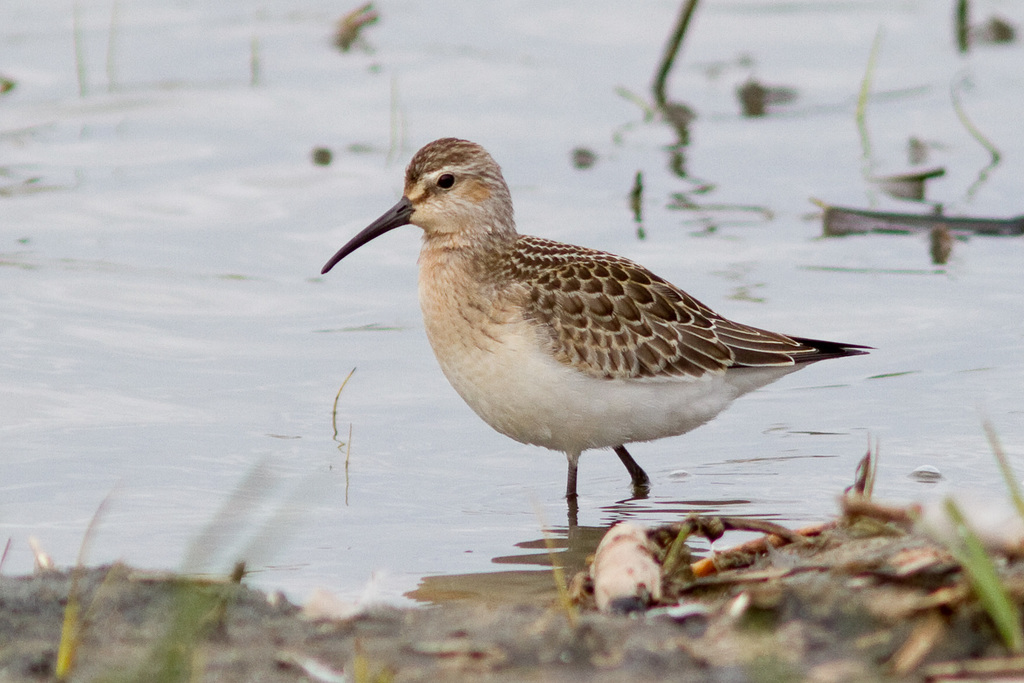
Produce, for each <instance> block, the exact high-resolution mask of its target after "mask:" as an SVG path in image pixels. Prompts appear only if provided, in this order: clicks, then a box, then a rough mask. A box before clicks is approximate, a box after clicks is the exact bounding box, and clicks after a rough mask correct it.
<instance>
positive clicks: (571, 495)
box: [565, 453, 636, 502]
mask: <svg viewBox="0 0 1024 683" xmlns="http://www.w3.org/2000/svg"><path fill="white" fill-rule="evenodd" d="M565 457H566V458H567V459H568V460H569V476H568V477H567V478H566V480H565V497H566V498H568V499H569V500H570V501H573V502H575V501H576V470H577V466H578V465H579V462H580V454H579V453H566V454H565ZM633 464H636V463H633Z"/></svg>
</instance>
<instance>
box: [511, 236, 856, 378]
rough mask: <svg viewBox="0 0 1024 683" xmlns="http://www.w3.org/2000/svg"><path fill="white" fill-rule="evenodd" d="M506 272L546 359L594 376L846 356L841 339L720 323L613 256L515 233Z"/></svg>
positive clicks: (694, 371) (674, 373)
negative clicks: (544, 340) (518, 288)
mask: <svg viewBox="0 0 1024 683" xmlns="http://www.w3.org/2000/svg"><path fill="white" fill-rule="evenodd" d="M512 268H513V269H514V270H515V273H514V274H515V276H516V279H518V280H520V281H522V280H525V281H526V282H527V283H528V289H529V291H528V302H527V315H528V317H529V318H530V319H532V320H534V321H535V322H537V323H539V324H540V325H541V326H542V327H543V328H544V329H546V330H547V332H548V333H549V335H550V340H551V344H552V350H553V352H554V354H555V357H556V358H558V360H560V361H561V362H563V363H566V364H568V365H571V366H573V367H575V368H577V369H579V370H580V371H582V372H585V373H587V374H589V375H592V376H595V377H607V378H657V377H700V376H702V375H705V374H708V373H719V372H724V371H725V369H726V368H729V367H734V366H748V367H758V366H787V365H792V364H793V363H794V362H800V361H804V360H807V361H810V360H820V359H821V358H825V357H830V356H834V355H847V353H844V352H842V350H843V349H846V348H847V346H846V345H840V344H831V346H829V347H828V348H827V349H824V348H820V347H818V346H814V345H813V344H812V343H810V342H811V340H799V341H798V340H796V339H793V338H790V337H787V336H785V335H781V334H776V333H774V332H768V331H765V330H760V329H757V328H755V327H750V326H747V325H742V324H740V323H735V322H732V321H730V320H727V319H725V318H723V317H721V316H720V315H718V314H717V313H715V312H714V311H712V310H711V309H709V308H708V307H707V306H705V305H704V304H702V303H700V302H699V301H697V300H696V299H694V298H693V297H691V296H689V295H688V294H686V293H685V292H683V291H682V290H680V289H678V288H677V287H675V286H673V285H672V284H671V283H669V282H667V281H665V280H663V279H661V278H659V277H658V276H656V275H654V274H653V273H651V272H650V271H648V270H647V269H645V268H643V267H642V266H639V265H637V264H635V263H633V262H632V261H629V260H628V259H624V258H621V257H618V256H614V255H612V254H606V253H604V252H599V251H594V250H591V249H585V248H583V247H575V246H571V245H567V244H561V243H558V242H552V241H549V240H544V239H540V238H537V237H527V236H523V237H520V238H519V241H518V243H517V249H516V252H515V254H514V256H513V258H512ZM802 342H807V343H802ZM822 343H823V344H830V343H829V342H822ZM850 353H852V352H850Z"/></svg>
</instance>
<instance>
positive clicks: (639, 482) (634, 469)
mask: <svg viewBox="0 0 1024 683" xmlns="http://www.w3.org/2000/svg"><path fill="white" fill-rule="evenodd" d="M615 455H617V456H619V460H621V461H622V464H623V465H625V466H626V470H627V471H628V472H629V476H630V477H631V478H632V480H633V491H634V492H643V493H647V489H648V488H650V485H651V478H650V477H648V476H647V473H646V472H644V468H642V467H640V465H638V464H637V463H636V460H634V459H633V456H632V455H630V454H629V451H627V450H626V447H625V446H616V447H615Z"/></svg>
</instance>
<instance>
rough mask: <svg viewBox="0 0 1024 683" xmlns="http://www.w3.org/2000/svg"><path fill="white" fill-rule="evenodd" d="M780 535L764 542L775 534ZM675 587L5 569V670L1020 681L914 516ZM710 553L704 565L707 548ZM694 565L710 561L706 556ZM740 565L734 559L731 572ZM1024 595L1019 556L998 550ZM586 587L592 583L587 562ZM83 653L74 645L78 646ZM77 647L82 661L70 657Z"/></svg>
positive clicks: (189, 675) (35, 677)
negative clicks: (297, 598) (357, 590)
mask: <svg viewBox="0 0 1024 683" xmlns="http://www.w3.org/2000/svg"><path fill="white" fill-rule="evenodd" d="M766 538H769V537H767V536H766ZM716 562H718V563H719V564H720V566H719V567H718V568H717V569H716V570H715V571H713V572H711V573H709V574H707V575H705V576H699V577H697V578H694V577H692V576H689V577H687V578H685V579H684V580H680V581H676V582H675V583H674V584H672V585H667V587H666V598H665V600H664V602H665V603H666V604H671V605H673V606H672V607H670V608H668V609H666V608H664V607H662V608H661V609H657V608H656V609H653V610H651V611H648V612H646V613H641V614H633V615H618V614H604V613H600V612H598V611H596V610H595V609H594V608H593V607H592V604H591V603H592V601H590V600H589V598H588V596H587V595H586V594H585V590H584V592H583V593H582V594H577V595H576V600H575V604H574V605H573V606H572V607H568V606H566V605H564V604H560V603H559V601H558V599H557V595H556V591H555V590H554V585H555V584H554V582H552V591H551V594H550V596H544V595H541V596H538V597H537V598H536V599H535V600H533V601H532V602H521V601H512V602H506V603H501V602H496V601H495V600H494V599H493V596H492V599H490V600H487V601H481V600H473V599H464V600H455V601H451V602H447V603H443V604H438V605H435V606H432V607H424V608H409V609H398V608H392V607H368V608H363V609H360V610H359V611H358V612H357V613H353V614H347V615H342V614H334V615H333V616H332V612H331V610H332V609H333V608H332V607H331V606H330V605H327V606H326V607H325V606H323V605H319V606H318V605H315V604H307V605H305V606H303V607H300V606H297V605H294V604H292V603H290V602H288V601H287V600H286V599H285V598H284V597H283V596H282V595H281V594H277V593H272V594H267V593H264V592H261V591H257V590H253V589H250V588H248V587H246V586H245V584H244V579H243V581H242V582H241V583H233V582H232V581H230V580H227V579H225V580H217V581H213V580H197V579H195V578H186V577H180V576H173V575H166V574H163V575H155V574H153V573H147V572H143V571H139V570H133V569H131V568H129V567H126V566H123V565H113V566H107V567H95V568H89V569H82V570H79V571H78V574H77V576H75V573H74V572H68V571H46V572H40V573H37V574H35V575H32V576H21V577H14V576H2V577H0V643H2V645H0V679H2V680H4V681H12V682H21V681H41V680H54V679H55V677H56V673H57V668H58V666H59V665H58V663H57V662H58V660H59V658H60V656H61V655H60V650H61V647H62V635H61V634H62V625H63V629H64V631H65V633H67V632H68V627H67V625H66V624H67V623H68V622H67V621H66V619H67V613H68V611H69V610H68V604H69V596H72V595H73V596H75V597H74V599H73V600H74V602H75V603H76V605H77V610H78V616H79V618H78V619H77V621H76V623H77V624H78V625H79V628H78V631H77V634H78V635H77V638H71V639H70V640H69V638H68V636H67V635H65V637H64V647H65V652H64V655H63V656H64V657H65V664H64V665H63V666H68V670H69V671H70V672H71V674H70V676H69V680H76V681H177V680H182V681H184V680H202V681H240V682H241V681H256V680H259V681H303V680H307V681H309V680H311V681H437V680H445V681H479V680H489V681H522V680H544V681H575V680H588V681H635V680H644V681H669V680H672V681H681V680H682V681H763V680H811V681H876V680H914V681H916V680H935V681H938V680H960V679H961V677H962V675H963V674H964V673H965V672H968V673H970V674H971V677H973V678H978V677H981V676H980V674H979V672H980V671H987V672H989V673H988V674H985V676H987V677H991V676H992V675H993V674H992V673H991V672H992V671H995V672H997V673H998V674H999V675H1000V676H1003V677H1005V676H1008V675H1009V676H1019V675H1024V663H1022V662H1021V661H1020V660H1019V659H1015V658H1013V657H1010V656H1009V652H1008V650H1007V648H1006V647H1005V646H1004V644H1003V642H1002V641H1001V639H1000V635H999V633H997V630H996V629H995V628H994V627H993V623H992V621H991V619H990V616H989V614H988V613H987V612H986V611H985V609H983V607H982V605H981V604H979V601H978V600H977V599H976V597H975V595H974V592H973V590H972V588H971V587H970V585H969V584H968V583H967V581H966V579H965V576H964V574H965V572H964V571H963V570H962V568H961V566H960V564H958V562H957V561H956V560H955V558H954V557H953V556H952V555H951V554H950V553H949V552H948V551H947V550H946V549H945V548H944V547H942V546H941V545H939V544H937V543H936V542H935V541H933V540H931V539H929V538H927V537H925V536H923V535H920V534H918V533H916V532H914V531H912V530H907V529H906V528H904V527H903V526H902V525H900V524H896V523H892V522H883V521H878V520H866V521H865V520H851V519H844V520H841V521H840V522H838V523H834V524H824V525H819V527H818V528H817V530H816V531H815V532H813V534H811V533H808V534H807V537H806V539H803V540H800V539H798V542H787V543H782V544H780V546H779V547H778V548H775V547H774V546H773V547H771V548H769V547H767V546H765V547H763V548H762V550H761V552H753V553H749V552H748V553H746V554H745V556H741V553H740V552H739V551H737V552H734V553H731V554H730V553H729V552H726V553H723V554H722V555H721V556H720V557H719V558H718V560H716ZM705 564H706V562H705ZM691 566H697V563H694V565H691ZM730 567H731V568H730ZM998 567H999V575H1000V578H1001V580H1002V582H1003V585H1004V586H1005V588H1006V591H1007V593H1008V595H1010V596H1011V597H1012V599H1013V600H1014V602H1015V603H1016V604H1020V603H1021V602H1022V601H1024V563H1021V562H1020V561H1019V560H1015V559H1013V558H1012V557H1009V558H1007V557H1003V558H999V561H998ZM576 579H577V580H576V581H575V583H576V584H577V586H578V585H580V584H581V579H584V581H582V583H585V579H586V577H585V576H577V577H576ZM69 642H71V643H72V645H73V647H71V648H70V649H68V647H69V646H68V643H69ZM69 652H70V653H72V654H73V658H72V659H71V660H68V659H67V657H68V653H69Z"/></svg>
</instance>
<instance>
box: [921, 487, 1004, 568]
mask: <svg viewBox="0 0 1024 683" xmlns="http://www.w3.org/2000/svg"><path fill="white" fill-rule="evenodd" d="M952 498H953V500H954V501H955V502H956V505H957V507H958V508H959V509H960V514H962V515H963V516H964V520H965V521H966V522H967V526H969V527H970V528H971V530H972V531H973V532H974V533H975V535H977V537H978V539H979V540H980V541H981V542H982V543H983V544H984V546H985V548H986V549H988V550H989V551H995V552H1002V553H1007V554H1010V555H1021V554H1024V519H1021V516H1020V515H1019V514H1018V513H1017V509H1016V508H1015V507H1014V505H1013V503H1012V502H1011V501H1010V500H1009V499H1007V498H1005V497H1002V496H990V495H983V494H981V493H977V492H973V493H963V492H960V493H957V494H956V495H954V496H952ZM918 528H919V529H920V530H922V531H923V532H924V533H926V534H927V535H928V536H930V537H932V538H933V539H935V540H937V541H939V542H940V543H943V544H945V545H954V546H957V545H959V544H960V539H959V538H958V537H957V532H956V529H955V527H954V525H953V523H952V522H951V521H950V519H949V516H948V514H947V512H946V499H944V498H943V499H939V500H934V501H930V502H928V503H925V504H924V505H922V506H921V517H920V519H919V520H918Z"/></svg>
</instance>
